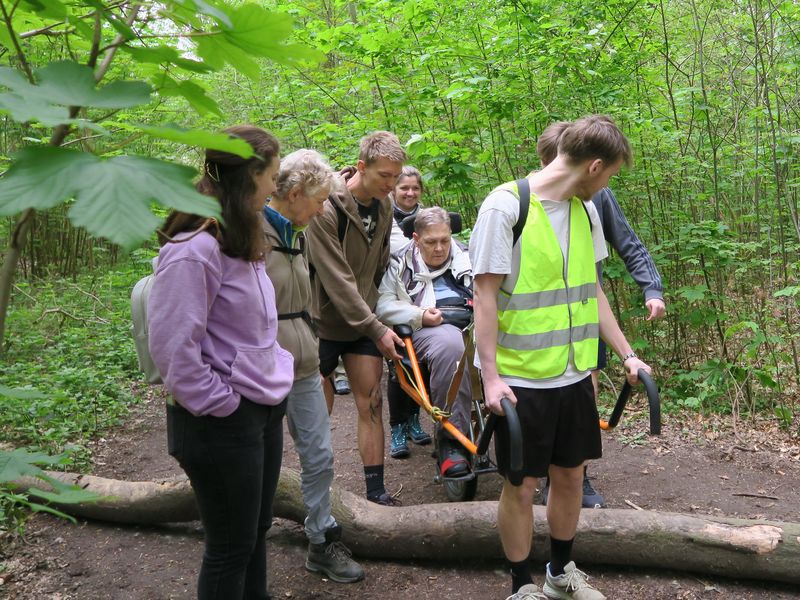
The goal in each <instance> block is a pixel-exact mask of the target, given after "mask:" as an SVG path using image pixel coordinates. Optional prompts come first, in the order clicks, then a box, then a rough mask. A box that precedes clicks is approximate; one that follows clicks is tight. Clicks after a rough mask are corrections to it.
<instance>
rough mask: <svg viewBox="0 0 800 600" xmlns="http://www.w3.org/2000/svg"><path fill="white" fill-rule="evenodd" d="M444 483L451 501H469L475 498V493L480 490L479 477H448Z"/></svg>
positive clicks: (445, 490)
mask: <svg viewBox="0 0 800 600" xmlns="http://www.w3.org/2000/svg"><path fill="white" fill-rule="evenodd" d="M443 483H444V492H445V494H447V499H448V500H449V501H450V502H469V501H470V500H474V499H475V493H476V492H477V491H478V478H477V477H473V478H472V479H467V480H464V481H458V480H453V479H446V480H444V482H443Z"/></svg>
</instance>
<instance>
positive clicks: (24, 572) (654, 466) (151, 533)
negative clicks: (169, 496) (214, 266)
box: [0, 388, 800, 600]
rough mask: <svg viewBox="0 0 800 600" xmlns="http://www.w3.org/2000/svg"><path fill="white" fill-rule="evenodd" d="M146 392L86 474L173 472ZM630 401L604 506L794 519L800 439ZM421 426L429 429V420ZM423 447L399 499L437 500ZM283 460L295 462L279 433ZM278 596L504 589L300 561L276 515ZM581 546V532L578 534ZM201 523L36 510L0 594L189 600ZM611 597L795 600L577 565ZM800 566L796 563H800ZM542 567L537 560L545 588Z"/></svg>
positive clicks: (791, 593)
mask: <svg viewBox="0 0 800 600" xmlns="http://www.w3.org/2000/svg"><path fill="white" fill-rule="evenodd" d="M135 392H136V393H137V394H138V395H139V396H140V397H145V398H147V400H146V401H145V402H144V403H143V404H142V405H141V406H139V407H136V408H135V409H134V410H133V411H132V415H131V417H130V419H129V420H128V422H127V423H126V424H125V425H124V426H123V427H120V428H119V429H118V430H117V431H115V432H113V433H112V434H110V435H109V436H108V437H107V438H104V439H102V440H100V441H99V442H98V443H97V445H96V448H95V468H94V473H95V474H96V475H100V476H107V477H116V478H120V479H128V480H149V479H160V478H167V477H171V476H174V475H178V474H180V469H179V468H178V466H177V464H176V463H175V462H174V461H173V460H172V459H171V458H170V457H169V456H168V455H167V453H166V440H165V434H164V416H163V399H162V398H161V397H160V396H159V390H158V388H142V389H138V390H135ZM643 416H644V415H639V418H637V417H636V405H634V406H633V410H632V411H631V412H630V413H627V414H626V416H625V419H624V421H623V423H622V425H621V426H620V427H619V428H618V429H617V430H616V431H614V432H612V433H610V434H604V452H605V456H604V459H603V460H602V461H600V462H599V463H598V464H596V465H594V466H593V467H592V468H591V473H592V475H594V476H595V477H596V479H595V484H596V486H597V488H598V489H599V490H600V491H602V493H603V494H604V495H605V496H606V499H607V501H608V504H609V506H610V507H614V508H629V507H630V508H631V510H634V508H632V507H631V505H636V506H639V507H641V508H644V509H649V510H664V511H672V512H686V513H697V514H711V515H728V516H736V517H742V518H765V519H774V520H782V521H794V522H798V521H800V493H798V492H799V491H800V441H799V440H798V438H797V436H794V437H792V436H789V435H787V434H785V433H783V432H780V431H779V430H778V429H777V427H776V426H774V424H771V423H757V424H752V423H739V426H738V435H735V434H734V431H733V430H732V428H731V427H730V425H727V424H724V423H723V422H722V421H716V420H715V421H701V420H699V419H698V420H694V421H680V420H677V419H671V418H666V419H665V422H664V428H663V431H664V433H663V435H662V436H661V437H660V438H649V437H648V436H646V435H645V428H646V420H645V419H644V418H643ZM426 428H428V429H430V425H429V424H427V425H426ZM332 429H333V438H334V446H335V456H336V465H335V468H336V484H337V485H339V486H342V487H343V488H345V489H347V490H350V491H352V492H355V493H359V494H361V493H363V476H362V469H361V463H360V459H359V457H358V453H357V451H356V443H355V440H356V433H355V420H354V419H353V405H352V399H351V398H349V397H337V400H336V405H335V408H334V413H333V419H332ZM429 449H430V447H427V448H422V447H412V456H411V457H410V458H409V459H406V460H403V461H398V460H393V459H387V463H386V481H387V487H388V488H390V489H391V490H397V489H399V488H400V487H401V486H402V491H401V494H400V498H401V499H402V501H403V503H404V504H405V505H414V504H419V503H431V502H445V501H446V499H445V496H444V491H443V490H442V488H441V486H439V485H437V484H435V483H434V482H433V480H432V476H433V460H432V459H431V458H430V455H429ZM284 464H285V465H287V466H291V467H295V468H297V467H298V461H297V456H296V454H295V452H294V448H293V445H292V443H291V438H290V437H289V436H288V434H287V435H286V449H285V455H284ZM499 490H500V479H499V477H497V476H496V475H488V476H484V477H482V478H481V480H480V482H479V486H478V496H477V498H476V499H477V500H495V499H497V497H498V495H499ZM270 535H271V546H270V551H269V577H270V590H271V593H272V595H273V598H275V599H276V600H277V599H281V598H290V599H302V600H312V599H322V598H330V599H340V598H359V599H383V598H391V599H392V600H425V599H437V600H439V599H441V600H445V599H447V598H458V599H460V600H495V599H500V600H503V599H504V598H506V596H507V595H508V594H509V593H510V590H509V577H508V575H507V574H506V571H505V568H504V566H503V563H502V562H501V561H500V560H497V559H495V558H491V559H486V560H483V561H459V560H458V555H457V552H455V553H454V554H453V556H452V557H449V558H450V559H451V560H449V561H441V562H436V563H423V562H404V563H394V562H386V561H376V560H369V559H364V558H363V557H362V558H360V560H361V561H362V563H363V564H364V566H365V570H366V574H367V576H366V579H365V581H363V582H360V583H357V584H351V585H340V584H336V583H332V582H330V581H328V580H325V579H323V578H321V577H320V576H319V575H317V574H312V573H308V572H306V571H305V569H304V568H303V561H304V556H305V549H306V541H305V536H304V534H303V531H302V527H301V526H300V525H298V524H296V523H292V522H289V521H284V520H277V521H276V523H275V526H274V527H273V529H272V530H271V534H270ZM576 543H577V544H580V539H578V541H577V542H576ZM202 547H203V544H202V531H201V529H200V526H199V524H198V523H190V524H182V525H170V526H162V527H135V526H134V527H127V526H116V525H111V524H103V523H97V522H79V524H78V525H72V524H69V523H67V522H64V521H61V520H58V519H55V518H52V517H50V516H47V515H39V516H36V517H35V518H34V519H32V520H31V522H30V523H29V525H28V528H27V532H26V534H25V536H24V538H23V539H21V540H18V541H17V542H16V543H15V544H13V545H12V546H7V547H6V548H4V549H2V555H0V560H2V561H3V564H2V568H0V582H2V583H0V598H8V599H13V600H78V599H81V600H94V599H98V600H100V599H103V600H105V599H119V600H123V599H124V600H166V599H184V598H187V599H188V598H193V597H194V591H195V577H196V573H197V568H198V565H199V562H200V557H201V554H202ZM582 566H584V567H585V569H586V570H587V571H588V572H589V573H590V575H591V576H592V578H593V582H594V583H595V584H596V586H597V587H598V588H599V589H601V590H603V591H604V592H605V593H606V595H607V596H608V597H609V599H624V600H645V599H646V600H659V599H700V598H702V599H712V598H713V599H718V598H725V599H776V600H790V599H794V600H800V590H798V589H794V588H792V587H790V586H786V585H769V584H768V583H766V582H741V581H736V580H734V579H721V578H707V577H701V576H697V575H693V574H687V573H676V572H668V571H642V570H626V569H621V568H617V567H602V566H597V565H582ZM798 568H800V565H798ZM542 571H543V565H535V566H534V579H535V581H536V582H537V583H539V584H541V579H542V577H541V572H542Z"/></svg>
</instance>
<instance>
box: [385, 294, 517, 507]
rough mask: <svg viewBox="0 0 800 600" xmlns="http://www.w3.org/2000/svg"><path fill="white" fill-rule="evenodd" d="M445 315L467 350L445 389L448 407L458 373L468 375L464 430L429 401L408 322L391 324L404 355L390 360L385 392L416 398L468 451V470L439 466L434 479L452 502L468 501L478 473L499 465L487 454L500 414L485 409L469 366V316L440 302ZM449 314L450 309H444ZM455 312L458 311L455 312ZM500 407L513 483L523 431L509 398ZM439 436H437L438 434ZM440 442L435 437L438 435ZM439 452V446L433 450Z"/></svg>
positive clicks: (455, 390) (471, 349)
mask: <svg viewBox="0 0 800 600" xmlns="http://www.w3.org/2000/svg"><path fill="white" fill-rule="evenodd" d="M440 310H442V312H443V314H444V315H445V321H446V322H448V323H450V324H453V325H456V326H457V327H459V326H460V325H463V327H459V328H460V329H461V330H462V334H463V335H464V344H465V352H464V356H463V357H462V359H461V361H460V362H459V365H458V368H457V370H456V372H455V373H454V375H453V379H452V382H451V384H450V388H449V390H448V393H447V406H448V408H449V407H450V406H452V403H453V401H454V400H455V398H456V395H457V393H458V389H459V386H460V384H461V378H462V377H470V378H471V380H472V381H471V382H472V406H471V412H470V418H469V421H468V427H467V429H468V430H467V431H466V432H461V431H459V430H458V429H457V428H456V427H455V426H454V425H453V424H452V423H450V421H449V418H448V417H449V412H448V410H444V411H442V410H439V409H438V408H437V407H435V406H433V404H432V403H431V400H430V396H429V395H428V381H427V379H428V378H427V373H426V369H425V366H424V364H421V363H420V361H419V360H418V358H417V354H416V352H415V351H414V344H413V342H412V333H413V331H412V329H411V327H409V326H406V325H397V326H395V328H394V330H395V332H396V333H397V334H398V335H399V336H400V338H401V339H402V340H403V343H404V345H405V355H406V356H405V357H404V359H403V360H402V361H397V362H396V363H395V365H394V369H395V375H396V378H395V380H394V381H392V380H391V379H390V382H389V394H393V393H403V392H405V393H406V394H408V396H409V397H410V398H411V399H412V400H414V401H415V402H416V403H417V404H419V405H420V407H421V408H422V409H423V410H425V411H426V412H427V413H428V415H430V417H431V418H432V419H433V420H434V421H436V422H438V423H440V424H441V426H442V427H443V428H444V429H445V430H446V431H447V432H448V433H449V434H450V435H451V436H452V437H453V438H454V439H455V440H456V441H457V442H458V443H460V444H461V446H463V448H464V449H465V450H466V451H467V452H469V463H470V469H469V472H468V473H466V474H465V475H463V476H459V477H446V476H445V475H443V474H442V473H441V472H440V470H439V469H438V468H437V471H436V475H435V476H434V481H435V482H436V483H441V484H443V486H444V490H445V494H446V495H447V499H448V500H450V501H451V502H460V501H469V500H472V499H473V498H474V497H475V494H476V492H477V489H478V476H479V475H484V474H486V473H495V472H497V466H496V465H495V463H494V462H493V460H492V458H491V456H490V454H489V441H490V439H491V436H492V433H493V432H494V423H495V422H496V419H497V418H498V416H497V415H495V414H494V413H489V412H488V411H487V409H486V407H485V405H484V403H483V397H482V394H481V383H480V377H479V375H478V373H477V371H476V369H475V368H474V367H473V366H472V359H473V357H474V347H473V344H472V335H471V328H472V324H471V319H466V318H465V315H464V314H463V311H456V310H454V309H453V308H452V307H451V308H450V310H448V307H440ZM447 313H450V314H447ZM457 313H459V314H457ZM503 410H504V411H505V413H506V418H507V419H508V427H509V433H510V437H511V448H510V452H511V455H510V456H511V465H510V467H511V472H510V473H509V479H510V480H511V481H512V483H515V485H518V484H519V483H521V481H522V475H521V471H522V433H521V430H520V427H519V420H518V419H517V414H516V409H515V408H514V406H513V404H512V403H511V401H509V400H503ZM437 438H438V436H437ZM437 443H438V439H437ZM436 452H438V448H437V450H436Z"/></svg>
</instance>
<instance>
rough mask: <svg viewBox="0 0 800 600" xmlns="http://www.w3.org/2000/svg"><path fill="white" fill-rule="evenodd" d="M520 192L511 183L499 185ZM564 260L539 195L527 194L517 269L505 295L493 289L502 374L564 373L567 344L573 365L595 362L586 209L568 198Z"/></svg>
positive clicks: (593, 280) (596, 332)
mask: <svg viewBox="0 0 800 600" xmlns="http://www.w3.org/2000/svg"><path fill="white" fill-rule="evenodd" d="M501 188H502V189H506V190H509V191H511V192H512V193H513V194H514V195H516V196H517V197H519V192H518V190H517V186H516V183H515V182H512V183H509V184H505V185H503V186H501ZM569 203H570V213H569V246H568V247H569V254H568V257H569V260H568V261H566V262H567V264H565V260H564V256H563V254H562V252H561V246H560V245H559V243H558V239H557V238H556V233H555V231H554V230H553V226H552V225H551V224H550V219H549V218H548V217H547V214H546V213H545V210H544V207H543V206H542V203H541V201H540V200H539V199H538V198H537V197H536V196H535V195H534V194H531V198H530V206H529V208H528V217H527V220H526V221H525V227H524V228H523V230H522V234H521V235H520V238H519V244H520V269H519V278H518V279H517V282H516V284H515V285H514V289H513V291H512V292H511V294H508V293H506V292H504V291H503V290H502V289H501V290H500V291H499V292H498V295H497V311H498V312H497V320H498V331H497V354H496V361H497V370H498V372H499V373H500V374H501V375H506V376H510V377H522V378H525V379H547V378H550V377H556V376H558V375H561V374H563V373H564V372H565V371H566V369H567V365H568V362H569V354H570V349H571V350H572V352H573V356H574V360H575V366H576V367H577V368H578V370H579V371H588V370H590V369H594V368H596V367H597V346H598V339H599V336H600V320H599V316H598V312H597V273H596V271H595V258H594V245H593V243H592V228H591V224H590V222H589V215H588V214H587V212H586V209H585V207H584V206H583V205H582V203H581V200H579V199H578V198H573V199H572V200H569Z"/></svg>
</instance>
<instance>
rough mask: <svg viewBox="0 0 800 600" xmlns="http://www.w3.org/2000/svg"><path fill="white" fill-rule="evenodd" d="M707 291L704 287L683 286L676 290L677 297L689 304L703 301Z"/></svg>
mask: <svg viewBox="0 0 800 600" xmlns="http://www.w3.org/2000/svg"><path fill="white" fill-rule="evenodd" d="M708 291H709V289H708V288H707V287H706V286H705V285H694V286H684V287H682V288H680V289H679V290H678V295H679V296H683V297H684V298H686V299H687V300H688V301H689V302H692V301H695V300H704V299H705V297H706V292H708Z"/></svg>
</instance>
